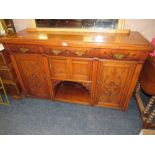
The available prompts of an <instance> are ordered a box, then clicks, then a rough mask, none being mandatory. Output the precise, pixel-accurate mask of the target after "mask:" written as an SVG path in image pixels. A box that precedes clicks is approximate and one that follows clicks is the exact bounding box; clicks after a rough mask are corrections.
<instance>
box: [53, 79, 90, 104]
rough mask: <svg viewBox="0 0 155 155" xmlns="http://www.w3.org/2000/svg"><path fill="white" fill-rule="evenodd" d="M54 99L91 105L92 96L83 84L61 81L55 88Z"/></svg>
mask: <svg viewBox="0 0 155 155" xmlns="http://www.w3.org/2000/svg"><path fill="white" fill-rule="evenodd" d="M54 94H55V95H54V99H55V100H59V101H67V102H74V103H81V104H86V105H88V104H90V99H91V94H90V92H89V90H88V89H87V88H86V87H85V86H84V85H83V84H81V83H78V82H70V81H60V82H59V83H57V84H56V85H55V86H54Z"/></svg>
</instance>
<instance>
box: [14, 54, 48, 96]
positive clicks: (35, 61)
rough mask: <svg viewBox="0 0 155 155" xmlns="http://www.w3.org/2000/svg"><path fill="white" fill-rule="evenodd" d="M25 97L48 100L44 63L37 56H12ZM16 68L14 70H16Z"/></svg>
mask: <svg viewBox="0 0 155 155" xmlns="http://www.w3.org/2000/svg"><path fill="white" fill-rule="evenodd" d="M14 59H15V62H16V65H17V68H18V71H16V72H18V73H19V75H18V77H19V76H20V77H21V80H20V82H21V83H22V85H23V88H24V90H25V93H26V95H30V96H34V97H41V98H49V96H50V95H49V87H48V83H47V77H46V73H45V69H44V61H43V58H42V56H39V55H26V54H17V55H14ZM17 68H16V70H17Z"/></svg>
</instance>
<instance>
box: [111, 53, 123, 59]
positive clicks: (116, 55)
mask: <svg viewBox="0 0 155 155" xmlns="http://www.w3.org/2000/svg"><path fill="white" fill-rule="evenodd" d="M113 57H114V58H116V59H123V58H124V57H125V55H124V54H114V55H113Z"/></svg>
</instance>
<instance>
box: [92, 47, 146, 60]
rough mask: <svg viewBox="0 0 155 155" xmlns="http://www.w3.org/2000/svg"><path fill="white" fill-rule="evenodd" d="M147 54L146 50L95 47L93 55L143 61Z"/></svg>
mask: <svg viewBox="0 0 155 155" xmlns="http://www.w3.org/2000/svg"><path fill="white" fill-rule="evenodd" d="M146 56H147V53H146V52H142V51H129V50H112V49H95V50H94V53H93V57H97V58H101V59H112V60H133V61H137V60H138V61H144V60H145V58H146Z"/></svg>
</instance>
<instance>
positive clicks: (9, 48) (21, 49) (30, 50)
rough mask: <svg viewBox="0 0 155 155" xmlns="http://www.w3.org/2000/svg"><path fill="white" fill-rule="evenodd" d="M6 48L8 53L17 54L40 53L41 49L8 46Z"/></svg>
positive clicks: (30, 46)
mask: <svg viewBox="0 0 155 155" xmlns="http://www.w3.org/2000/svg"><path fill="white" fill-rule="evenodd" d="M5 48H6V50H7V51H9V52H15V53H23V54H25V53H29V54H30V53H40V48H39V46H37V45H23V44H7V45H5Z"/></svg>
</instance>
